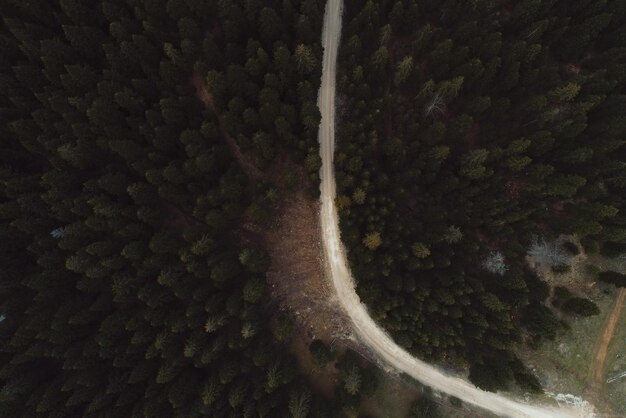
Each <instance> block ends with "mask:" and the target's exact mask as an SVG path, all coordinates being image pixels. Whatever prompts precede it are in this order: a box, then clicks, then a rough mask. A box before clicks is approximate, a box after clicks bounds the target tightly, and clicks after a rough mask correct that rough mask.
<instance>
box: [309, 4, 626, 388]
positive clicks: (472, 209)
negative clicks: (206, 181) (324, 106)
mask: <svg viewBox="0 0 626 418" xmlns="http://www.w3.org/2000/svg"><path fill="white" fill-rule="evenodd" d="M444 3H445V4H444ZM444 3H441V2H440V3H438V2H433V1H425V2H419V5H417V3H416V2H414V1H408V0H407V1H404V0H398V1H393V2H371V1H368V2H360V1H356V0H347V1H346V7H345V16H344V23H343V28H344V29H343V33H342V48H340V50H339V70H338V74H337V86H338V89H339V95H338V97H341V101H340V102H339V103H338V107H337V114H338V120H339V124H338V126H337V129H336V130H337V152H336V157H335V166H336V179H337V201H336V203H337V208H338V211H339V216H340V223H341V228H342V239H343V240H344V242H345V244H346V246H347V247H348V248H349V252H348V255H349V258H350V264H351V269H352V272H353V273H354V275H355V278H356V281H357V283H358V286H357V292H358V293H359V296H360V297H361V299H362V300H363V301H364V303H366V304H367V305H368V306H369V308H370V312H372V314H373V316H374V317H375V319H376V320H377V321H379V322H380V323H381V324H382V325H383V326H384V327H385V328H386V329H387V330H388V332H389V333H390V334H391V335H392V336H393V338H394V339H395V341H397V342H398V343H400V344H402V345H403V346H404V347H405V348H407V349H408V350H410V351H411V352H412V353H414V354H416V355H418V356H420V357H422V358H424V359H427V360H430V361H440V360H444V359H450V358H454V359H455V361H458V362H460V363H467V362H472V363H474V364H475V365H476V366H475V367H474V378H475V379H476V381H477V382H480V384H481V385H482V386H483V387H489V388H490V389H497V388H499V387H501V386H505V385H506V383H508V382H509V381H510V382H513V381H514V380H518V379H516V373H509V372H502V373H500V372H497V373H496V372H493V371H488V370H486V368H482V365H487V364H490V359H491V357H492V355H493V352H494V350H495V351H496V352H504V353H512V352H513V351H514V350H515V349H516V347H517V346H518V345H519V344H520V343H521V342H522V341H529V342H530V343H531V344H533V345H536V344H539V342H540V341H541V340H542V339H544V338H549V339H553V338H555V337H556V334H557V331H558V330H559V329H561V325H560V324H559V322H558V321H557V320H556V319H555V317H554V313H553V311H552V310H551V309H549V308H547V307H546V306H544V305H543V303H544V302H545V300H546V298H547V297H548V293H549V289H548V287H547V285H546V283H545V282H543V281H542V280H541V279H539V278H537V277H536V276H535V275H534V273H532V272H530V271H529V270H528V268H527V267H526V265H525V264H526V258H525V256H526V254H527V252H528V249H529V248H531V247H532V246H533V243H541V242H545V243H550V245H545V246H543V247H544V249H545V250H546V251H547V252H550V250H551V249H554V250H555V251H556V252H558V253H559V254H552V255H550V254H545V255H546V257H544V258H545V259H554V260H557V259H559V260H563V259H567V258H570V257H571V256H574V255H577V254H578V253H579V252H580V249H579V248H578V247H577V245H575V244H573V243H565V244H564V246H563V247H564V248H563V251H560V250H559V248H558V247H554V246H552V245H551V243H553V242H556V240H557V237H559V236H560V235H575V236H576V237H578V238H580V240H581V244H582V247H583V248H584V250H585V252H587V253H593V252H594V251H596V249H595V248H594V247H598V244H599V243H602V242H605V241H611V242H616V243H617V242H624V240H625V239H626V228H624V225H626V216H625V215H624V214H625V213H626V205H625V202H626V200H625V196H626V193H624V187H625V186H624V185H625V184H626V181H625V179H626V175H625V174H624V173H625V170H624V150H625V148H624V141H622V140H621V139H616V138H623V137H624V135H626V123H624V118H623V117H622V115H623V110H624V107H625V106H626V99H625V96H624V95H625V93H626V79H625V78H624V76H623V68H622V64H621V56H620V55H617V54H615V51H617V50H619V48H624V46H625V45H624V38H623V36H619V35H618V34H621V33H622V29H621V28H622V27H623V25H624V24H626V20H625V19H626V15H624V14H623V13H615V11H614V8H613V6H612V5H611V4H609V2H602V1H596V2H593V1H592V2H587V3H589V5H590V6H589V7H587V6H585V7H574V6H571V2H567V1H565V0H555V1H550V2H543V3H541V6H540V7H539V6H537V7H535V6H536V4H539V2H521V3H519V4H517V3H516V4H515V5H513V6H511V4H508V3H507V4H505V3H501V2H482V1H479V2H467V1H457V0H451V1H446V2H444ZM531 3H532V4H531ZM535 3H536V4H535ZM544 3H545V4H544ZM587 3H586V4H587ZM313 163H315V161H313V159H311V166H312V168H313V169H315V168H317V167H315V164H313ZM357 199H358V200H357ZM552 247H554V248H552ZM487 254H494V255H498V257H497V258H492V259H491V260H485V257H486V255H487ZM534 258H535V260H534V261H537V260H536V258H537V257H534ZM485 261H488V262H487V263H486V262H485ZM494 261H497V264H496V263H494ZM566 264H567V263H565V262H564V261H560V262H559V263H553V264H551V266H552V265H554V266H555V267H554V271H555V272H556V273H559V274H563V273H566V272H567V271H569V267H568V266H567V265H566ZM485 266H488V267H489V268H485ZM496 267H497V268H496ZM562 302H565V301H562ZM527 334H528V335H527ZM526 336H528V337H530V338H524V337H526ZM509 360H510V361H513V360H511V359H508V358H507V362H509ZM504 369H506V367H503V370H504ZM489 373H492V374H489ZM494 373H495V374H494ZM520 379H521V380H522V381H524V382H525V385H526V386H528V387H533V386H534V385H535V383H536V381H534V380H532V379H531V378H523V377H522V378H520ZM490 380H493V382H495V383H492V384H490V383H489V381H490Z"/></svg>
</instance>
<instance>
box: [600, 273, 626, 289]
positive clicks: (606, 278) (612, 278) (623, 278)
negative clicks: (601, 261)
mask: <svg viewBox="0 0 626 418" xmlns="http://www.w3.org/2000/svg"><path fill="white" fill-rule="evenodd" d="M598 279H599V280H601V281H603V282H605V283H611V284H614V285H615V286H617V287H626V275H624V274H622V273H618V272H616V271H603V272H601V273H600V274H598Z"/></svg>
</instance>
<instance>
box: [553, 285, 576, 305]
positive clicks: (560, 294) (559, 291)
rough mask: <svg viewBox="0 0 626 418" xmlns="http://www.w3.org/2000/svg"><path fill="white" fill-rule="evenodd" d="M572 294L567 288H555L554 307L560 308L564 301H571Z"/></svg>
mask: <svg viewBox="0 0 626 418" xmlns="http://www.w3.org/2000/svg"><path fill="white" fill-rule="evenodd" d="M572 296H574V295H572V292H570V290H569V289H568V288H567V287H563V286H557V287H555V288H554V296H553V297H552V301H551V302H552V306H555V307H557V308H558V307H560V306H561V305H562V304H563V302H564V301H566V300H567V299H570V298H571V297H572Z"/></svg>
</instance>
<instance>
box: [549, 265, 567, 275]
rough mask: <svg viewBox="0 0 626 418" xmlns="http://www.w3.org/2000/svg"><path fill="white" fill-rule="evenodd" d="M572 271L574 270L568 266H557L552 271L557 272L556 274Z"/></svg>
mask: <svg viewBox="0 0 626 418" xmlns="http://www.w3.org/2000/svg"><path fill="white" fill-rule="evenodd" d="M571 270H572V267H571V266H568V265H567V264H558V265H556V266H552V271H553V272H555V273H556V274H565V273H569V272H570V271H571Z"/></svg>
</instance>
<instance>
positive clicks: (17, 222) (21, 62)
mask: <svg viewBox="0 0 626 418" xmlns="http://www.w3.org/2000/svg"><path fill="white" fill-rule="evenodd" d="M323 6H324V2H323V1H321V0H304V1H290V0H285V1H264V2H262V1H254V0H252V1H249V0H246V1H243V0H242V1H219V2H218V1H204V0H168V1H160V0H107V1H75V0H60V1H55V2H49V1H46V0H34V1H28V2H22V1H18V0H9V1H3V2H1V3H0V11H1V13H2V21H3V25H2V26H1V27H0V56H1V57H2V58H1V59H0V90H1V94H0V118H1V122H2V123H0V135H1V138H2V142H1V144H0V147H1V149H0V231H1V234H2V238H3V239H2V242H1V244H0V264H1V265H2V274H1V275H0V312H1V313H2V315H3V319H4V321H2V323H1V324H0V338H1V339H2V341H3V344H2V347H0V359H1V360H2V365H1V366H0V387H1V389H0V416H2V417H11V418H15V417H22V416H23V417H33V416H46V417H78V416H82V417H172V416H179V417H196V416H211V417H283V416H285V417H287V416H289V417H298V418H300V417H302V418H303V417H307V416H310V417H326V416H328V417H337V416H341V415H342V414H345V416H355V414H356V412H355V409H356V408H357V407H358V402H359V399H360V396H361V392H363V393H365V394H367V393H369V392H368V391H370V392H371V390H372V389H373V388H375V385H376V378H375V377H376V376H375V373H376V369H375V368H372V367H369V366H368V365H367V364H366V363H364V362H362V361H356V360H355V357H354V354H350V352H348V353H346V354H344V355H341V356H339V358H336V357H337V354H336V353H333V352H330V351H328V348H325V346H324V345H323V344H322V343H320V342H318V343H316V344H313V345H312V346H311V352H312V353H318V354H316V356H317V357H319V358H320V359H321V360H320V362H321V363H324V361H326V362H328V361H331V360H332V361H336V362H337V367H338V368H339V369H340V370H341V373H340V374H341V381H340V387H339V389H338V395H337V399H335V400H328V399H324V398H323V397H321V396H320V395H318V394H317V393H316V392H315V391H314V389H313V388H312V387H311V386H310V384H309V381H308V380H307V378H306V377H305V376H303V375H302V374H301V373H300V370H299V368H298V365H297V362H296V359H295V358H294V357H293V356H292V355H291V354H290V353H288V352H287V348H286V347H287V342H288V341H289V338H290V335H291V334H292V332H293V330H294V327H295V326H297V324H294V322H293V319H292V318H291V317H289V315H287V314H279V313H278V311H277V309H276V307H275V306H273V305H272V303H271V301H269V300H268V297H267V294H268V292H267V290H266V289H265V287H266V282H265V272H266V271H267V268H268V263H269V258H268V254H267V253H266V251H265V249H264V248H263V247H262V246H261V245H247V246H245V245H242V241H241V240H240V237H239V235H240V232H241V224H242V223H243V222H244V220H248V219H252V220H257V221H262V220H264V219H267V218H269V217H271V216H272V210H273V205H274V204H275V202H276V200H277V199H278V198H277V195H278V194H280V193H281V192H282V190H281V189H279V188H278V186H277V185H276V184H277V181H276V180H277V179H276V178H275V176H274V177H273V176H272V173H268V167H269V166H270V164H271V162H272V161H273V160H274V159H275V158H276V155H279V154H281V153H282V154H286V155H288V156H290V158H292V159H293V161H294V162H295V163H297V164H302V165H306V166H308V167H309V169H310V170H309V172H310V175H311V178H312V180H313V183H312V184H316V183H314V182H315V181H316V175H317V170H318V168H319V159H316V158H314V157H316V156H317V127H318V124H319V112H318V110H317V105H316V100H317V89H318V88H319V79H320V65H319V62H320V59H321V52H322V51H321V47H320V44H319V36H320V35H319V34H320V33H321V23H322V15H323ZM197 80H200V82H199V83H198V82H197ZM204 88H206V90H207V91H209V92H210V97H209V101H210V104H211V106H212V109H209V108H207V107H206V106H205V104H206V103H203V99H206V98H207V97H206V96H205V97H202V94H201V92H200V91H199V90H202V89H204ZM224 137H228V138H230V139H231V142H229V141H225V140H224ZM232 141H234V142H232ZM233 144H234V147H235V148H236V149H240V153H241V155H243V156H244V157H245V161H242V160H241V159H239V160H238V159H237V158H236V157H235V156H234V155H233V152H232V147H233ZM312 156H313V157H312ZM320 344H322V347H320ZM324 348H325V350H326V351H325V350H324ZM320 352H321V353H322V354H319V353H320ZM362 375H363V376H366V377H367V379H363V378H362ZM363 380H366V381H365V382H362V381H363ZM368 387H369V388H370V389H368Z"/></svg>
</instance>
